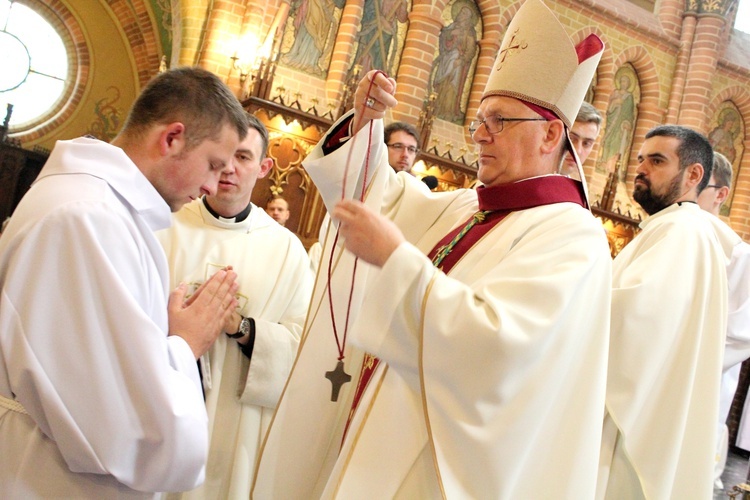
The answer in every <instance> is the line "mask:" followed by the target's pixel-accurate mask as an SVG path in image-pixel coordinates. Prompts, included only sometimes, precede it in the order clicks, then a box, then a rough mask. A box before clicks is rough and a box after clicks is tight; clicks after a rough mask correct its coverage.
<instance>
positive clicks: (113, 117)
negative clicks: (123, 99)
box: [86, 87, 123, 142]
mask: <svg viewBox="0 0 750 500" xmlns="http://www.w3.org/2000/svg"><path fill="white" fill-rule="evenodd" d="M107 92H109V93H110V95H109V96H107V97H102V98H101V99H98V100H97V101H95V102H94V115H95V119H94V121H92V122H91V125H89V128H88V130H87V131H86V133H87V134H89V135H92V136H94V137H96V138H97V139H99V140H101V141H105V142H109V141H111V140H112V139H114V138H115V136H116V135H117V133H118V132H119V131H120V125H122V116H123V111H122V110H121V109H120V108H118V107H117V106H115V104H116V103H117V101H119V100H120V89H118V88H117V87H109V88H107Z"/></svg>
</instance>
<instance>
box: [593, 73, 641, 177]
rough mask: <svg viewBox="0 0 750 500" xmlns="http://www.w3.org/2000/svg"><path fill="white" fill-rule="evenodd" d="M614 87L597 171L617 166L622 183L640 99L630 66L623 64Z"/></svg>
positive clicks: (606, 170)
mask: <svg viewBox="0 0 750 500" xmlns="http://www.w3.org/2000/svg"><path fill="white" fill-rule="evenodd" d="M615 86H616V87H615V90H614V91H613V92H612V95H611V96H610V98H609V106H608V107H607V124H606V128H605V129H604V137H603V138H602V146H601V147H602V149H601V151H602V153H601V156H600V157H599V162H598V163H597V167H598V169H599V170H600V171H605V172H612V171H614V169H615V168H617V167H618V166H619V179H620V181H622V182H624V181H625V177H626V175H627V170H628V160H629V158H630V146H631V144H632V142H633V131H634V130H635V122H636V118H637V116H636V115H637V106H638V101H639V100H640V89H639V87H638V77H637V75H636V73H635V70H634V69H633V68H632V66H629V65H625V66H623V67H621V68H620V69H618V70H617V73H615Z"/></svg>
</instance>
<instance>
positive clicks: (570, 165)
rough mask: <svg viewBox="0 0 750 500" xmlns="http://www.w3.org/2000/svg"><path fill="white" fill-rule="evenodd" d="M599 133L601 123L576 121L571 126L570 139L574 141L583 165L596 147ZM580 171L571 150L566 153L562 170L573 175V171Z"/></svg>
mask: <svg viewBox="0 0 750 500" xmlns="http://www.w3.org/2000/svg"><path fill="white" fill-rule="evenodd" d="M598 135H599V125H597V124H596V123H592V122H588V123H584V122H574V123H573V126H572V127H571V128H570V141H571V142H572V143H573V148H574V149H575V150H576V153H578V159H580V160H581V165H583V163H584V162H585V161H586V158H588V157H589V155H590V154H591V150H592V149H593V148H594V144H595V143H596V138H597V136H598ZM576 172H578V167H576V161H575V159H573V155H572V154H570V152H567V153H565V161H564V162H563V166H562V171H561V172H560V173H561V174H563V175H568V176H571V175H573V173H576Z"/></svg>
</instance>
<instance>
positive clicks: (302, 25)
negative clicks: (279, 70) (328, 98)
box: [281, 0, 345, 78]
mask: <svg viewBox="0 0 750 500" xmlns="http://www.w3.org/2000/svg"><path fill="white" fill-rule="evenodd" d="M344 3H345V0H293V1H292V3H291V7H290V11H289V17H288V19H287V22H286V26H285V28H284V34H283V35H282V40H281V64H282V65H284V66H287V67H289V68H292V69H298V70H300V71H304V72H306V73H309V74H311V75H313V76H317V77H319V78H325V76H326V74H327V73H328V66H329V65H330V64H331V53H332V52H333V44H334V41H335V40H336V30H337V29H338V25H339V21H340V19H341V11H342V9H343V8H344Z"/></svg>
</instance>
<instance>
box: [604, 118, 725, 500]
mask: <svg viewBox="0 0 750 500" xmlns="http://www.w3.org/2000/svg"><path fill="white" fill-rule="evenodd" d="M712 165H713V150H712V149H711V145H710V144H709V142H708V140H707V139H706V138H705V137H704V136H703V135H701V134H699V133H697V132H694V131H692V130H690V129H688V128H686V127H680V126H672V125H664V126H659V127H656V128H654V129H652V130H650V131H649V132H648V133H647V134H646V139H645V141H644V142H643V145H642V146H641V149H640V151H639V153H638V167H637V169H636V174H637V175H636V177H635V181H634V184H635V188H634V191H633V198H634V199H635V201H637V202H638V203H639V204H640V205H641V207H643V209H644V210H645V211H646V213H647V214H649V216H648V217H647V218H646V219H644V221H643V222H641V224H640V227H641V232H640V233H639V234H638V235H637V236H636V237H635V238H634V239H633V240H632V241H631V242H630V243H628V245H627V246H626V247H625V248H624V249H623V250H622V251H621V252H620V253H619V254H618V255H617V257H616V258H615V260H614V264H613V275H612V276H613V279H612V286H613V291H612V330H611V338H610V347H609V371H608V379H607V408H606V409H607V411H606V414H605V418H604V429H603V437H602V453H601V459H600V461H601V465H600V482H599V485H598V487H597V489H598V492H597V497H598V498H613V499H620V498H710V497H711V495H712V492H713V468H714V460H713V451H714V449H715V446H716V437H715V435H716V421H717V418H718V404H719V378H720V374H721V366H722V358H723V353H724V331H725V325H726V320H727V280H726V262H727V259H728V258H729V256H730V255H731V252H732V249H733V248H734V246H735V245H736V243H737V240H738V237H737V235H736V234H734V233H733V232H732V231H731V230H729V231H727V228H726V227H725V226H726V225H725V224H723V223H721V224H719V223H717V222H720V221H719V220H718V219H717V218H716V217H713V216H711V215H709V214H708V213H706V212H704V211H702V210H701V209H700V208H699V207H698V205H697V204H696V201H697V199H698V193H699V192H701V191H702V190H703V189H704V188H705V187H706V185H707V184H708V181H709V179H710V178H711V172H712ZM722 226H724V227H722Z"/></svg>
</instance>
